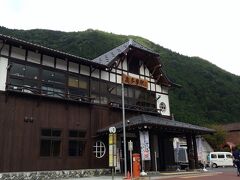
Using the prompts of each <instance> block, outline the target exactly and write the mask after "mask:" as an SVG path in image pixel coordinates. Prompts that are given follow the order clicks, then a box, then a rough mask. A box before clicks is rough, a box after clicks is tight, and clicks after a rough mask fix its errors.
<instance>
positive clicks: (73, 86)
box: [68, 76, 89, 100]
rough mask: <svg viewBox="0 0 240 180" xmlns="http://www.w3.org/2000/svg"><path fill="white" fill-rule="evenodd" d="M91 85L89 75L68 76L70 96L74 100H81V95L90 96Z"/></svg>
mask: <svg viewBox="0 0 240 180" xmlns="http://www.w3.org/2000/svg"><path fill="white" fill-rule="evenodd" d="M88 89H89V85H88V78H87V77H77V76H69V77H68V92H69V97H70V98H71V99H74V100H81V97H88V96H89V95H88V94H89V90H88Z"/></svg>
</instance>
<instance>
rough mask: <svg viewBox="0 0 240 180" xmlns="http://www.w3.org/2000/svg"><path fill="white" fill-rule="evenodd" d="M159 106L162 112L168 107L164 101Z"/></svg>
mask: <svg viewBox="0 0 240 180" xmlns="http://www.w3.org/2000/svg"><path fill="white" fill-rule="evenodd" d="M159 108H160V110H161V112H165V111H166V109H167V107H166V104H165V103H164V102H161V103H160V105H159Z"/></svg>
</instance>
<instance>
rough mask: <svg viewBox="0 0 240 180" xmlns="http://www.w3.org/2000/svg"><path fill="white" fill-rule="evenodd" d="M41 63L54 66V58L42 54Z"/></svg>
mask: <svg viewBox="0 0 240 180" xmlns="http://www.w3.org/2000/svg"><path fill="white" fill-rule="evenodd" d="M42 64H43V65H44V66H50V67H54V58H53V57H51V56H47V55H43V62H42Z"/></svg>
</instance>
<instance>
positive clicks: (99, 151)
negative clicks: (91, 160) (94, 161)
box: [93, 141, 106, 158]
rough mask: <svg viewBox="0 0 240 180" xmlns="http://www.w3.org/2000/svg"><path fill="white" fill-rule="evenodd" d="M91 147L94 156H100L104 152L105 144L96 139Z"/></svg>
mask: <svg viewBox="0 0 240 180" xmlns="http://www.w3.org/2000/svg"><path fill="white" fill-rule="evenodd" d="M93 148H94V150H93V153H94V154H95V156H96V158H102V157H103V156H104V155H105V153H106V146H105V144H104V143H103V142H102V141H96V143H95V145H94V146H93Z"/></svg>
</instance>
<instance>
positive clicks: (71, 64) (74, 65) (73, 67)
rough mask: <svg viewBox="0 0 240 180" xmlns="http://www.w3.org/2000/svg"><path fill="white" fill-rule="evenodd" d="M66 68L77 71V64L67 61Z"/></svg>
mask: <svg viewBox="0 0 240 180" xmlns="http://www.w3.org/2000/svg"><path fill="white" fill-rule="evenodd" d="M68 65H69V66H68V68H69V69H68V70H69V71H70V72H75V73H79V65H78V64H77V63H73V62H69V64H68Z"/></svg>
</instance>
